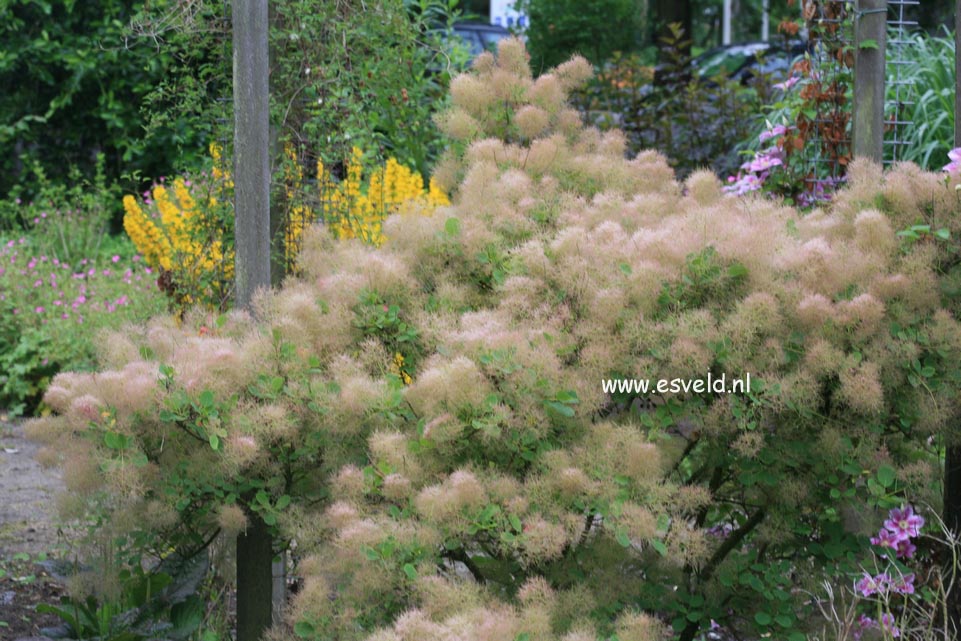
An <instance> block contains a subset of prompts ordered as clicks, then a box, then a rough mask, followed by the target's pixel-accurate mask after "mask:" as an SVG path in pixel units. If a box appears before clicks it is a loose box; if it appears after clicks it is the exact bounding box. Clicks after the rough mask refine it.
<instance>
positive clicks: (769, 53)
mask: <svg viewBox="0 0 961 641" xmlns="http://www.w3.org/2000/svg"><path fill="white" fill-rule="evenodd" d="M805 51H807V46H806V45H805V44H804V43H803V42H792V43H790V44H788V45H786V46H785V45H784V44H783V43H775V42H747V43H742V44H734V45H725V46H722V47H716V48H714V49H711V50H710V51H706V52H705V53H702V54H701V55H699V56H697V57H696V58H694V59H693V60H691V68H692V69H693V70H694V71H696V72H697V74H698V76H700V77H701V78H704V79H709V78H715V77H717V76H718V75H722V76H724V77H726V78H730V79H731V80H737V81H738V82H740V83H742V84H747V83H749V82H750V81H751V80H752V79H753V78H756V77H759V76H768V77H770V78H772V79H774V80H778V81H780V80H784V79H786V78H787V75H788V74H789V73H790V69H791V65H792V63H793V62H794V60H795V59H796V58H798V57H799V56H802V55H804V53H805Z"/></svg>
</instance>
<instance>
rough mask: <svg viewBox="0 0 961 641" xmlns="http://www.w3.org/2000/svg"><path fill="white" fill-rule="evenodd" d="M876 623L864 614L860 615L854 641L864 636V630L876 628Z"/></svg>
mask: <svg viewBox="0 0 961 641" xmlns="http://www.w3.org/2000/svg"><path fill="white" fill-rule="evenodd" d="M877 625H878V623H877V621H875V620H874V619H872V618H871V617H869V616H868V615H866V614H862V615H861V616H859V617H858V627H857V629H856V630H855V631H854V639H855V641H858V639H860V638H861V635H862V634H864V631H865V630H870V629H871V628H875V627H877Z"/></svg>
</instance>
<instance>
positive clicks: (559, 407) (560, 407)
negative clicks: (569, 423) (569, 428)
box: [544, 401, 574, 418]
mask: <svg viewBox="0 0 961 641" xmlns="http://www.w3.org/2000/svg"><path fill="white" fill-rule="evenodd" d="M544 405H545V406H546V407H547V409H549V410H552V411H554V412H556V413H557V414H560V415H561V416H565V417H567V418H574V409H573V408H572V407H568V406H567V405H565V404H563V403H559V402H557V401H544Z"/></svg>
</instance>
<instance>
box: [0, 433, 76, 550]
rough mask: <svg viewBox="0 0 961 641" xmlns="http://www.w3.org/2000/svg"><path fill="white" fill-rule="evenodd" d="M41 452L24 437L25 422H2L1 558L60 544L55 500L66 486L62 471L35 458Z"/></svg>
mask: <svg viewBox="0 0 961 641" xmlns="http://www.w3.org/2000/svg"><path fill="white" fill-rule="evenodd" d="M38 449H39V447H38V446H37V444H36V443H33V442H31V441H28V440H27V439H26V438H24V436H23V425H22V423H10V422H0V559H5V558H6V559H8V558H10V557H11V556H13V555H14V554H17V553H19V552H26V553H28V554H31V555H34V554H38V553H41V552H51V551H53V549H54V548H55V546H56V544H57V526H56V525H55V519H56V509H55V506H54V497H55V495H56V493H57V492H58V491H59V490H60V489H61V488H62V487H63V483H62V481H61V479H60V472H59V470H55V469H43V468H41V467H40V465H39V464H38V463H37V461H36V460H35V459H34V456H35V455H36V453H37V450H38Z"/></svg>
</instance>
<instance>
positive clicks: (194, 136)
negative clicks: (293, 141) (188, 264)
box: [0, 0, 205, 211]
mask: <svg viewBox="0 0 961 641" xmlns="http://www.w3.org/2000/svg"><path fill="white" fill-rule="evenodd" d="M141 4H142V3H140V2H135V1H131V0H112V1H111V2H76V0H5V1H4V2H3V3H0V43H2V44H0V86H2V87H4V89H3V91H0V148H2V149H4V150H5V153H4V154H2V158H0V169H2V171H0V195H3V194H7V193H9V192H10V190H11V189H12V188H13V187H14V186H15V185H17V184H20V183H27V184H28V185H29V184H30V177H29V175H28V174H27V171H26V170H27V168H26V167H25V166H24V164H23V162H22V160H21V156H25V157H28V158H30V159H31V160H32V161H34V162H37V163H39V165H40V166H42V167H43V168H44V170H45V171H46V173H47V174H48V176H49V177H50V178H51V179H53V180H64V179H66V178H67V177H68V176H67V171H68V169H69V168H70V167H72V166H76V167H79V168H80V169H81V171H82V172H83V173H84V174H86V175H88V176H92V175H93V173H94V166H95V161H96V157H97V154H98V153H103V154H104V157H105V161H106V170H107V174H108V176H110V177H112V178H115V177H118V176H120V175H121V174H125V173H134V172H139V173H142V174H143V175H146V176H157V175H160V174H162V173H164V172H166V171H168V170H169V168H170V167H172V166H173V164H174V162H175V158H176V157H177V155H178V154H179V153H180V152H181V151H182V150H191V149H195V148H200V147H202V146H203V145H202V140H203V136H202V135H203V134H204V133H205V132H204V131H202V130H198V128H197V127H198V123H197V122H196V121H189V120H188V118H187V114H184V115H183V116H181V115H176V114H175V112H167V114H166V115H164V117H163V118H162V119H161V120H159V121H157V123H156V126H154V127H153V128H152V131H151V132H150V133H151V135H149V136H147V135H145V132H144V125H145V123H146V122H148V120H149V119H148V118H146V117H145V114H144V112H143V111H142V107H143V104H144V102H145V101H148V102H153V104H154V105H158V104H162V101H161V100H160V99H159V98H158V97H157V96H155V97H154V98H149V97H150V96H151V94H152V93H154V92H158V91H159V89H158V88H159V87H161V86H162V85H164V84H165V83H169V82H171V79H169V78H167V79H165V76H166V74H167V72H168V70H169V69H171V68H173V67H175V66H177V65H180V64H186V63H185V62H184V61H183V60H181V53H182V51H180V50H179V49H178V47H177V42H176V39H174V42H173V43H171V44H172V46H171V45H167V46H162V47H161V46H160V40H157V41H156V42H154V41H152V40H147V39H142V38H136V37H131V33H130V31H129V28H128V23H130V21H131V19H132V18H134V17H135V16H136V14H137V12H138V11H139V10H140V7H141ZM162 35H165V34H161V36H162ZM154 45H156V46H154ZM189 67H190V68H191V74H190V77H192V78H193V79H194V82H195V83H200V82H203V81H204V74H203V73H202V72H201V70H200V68H199V66H198V64H197V61H193V62H191V63H190V64H189ZM165 88H166V90H167V93H168V94H180V95H184V93H185V91H186V90H187V88H185V87H183V86H170V85H169V84H167V86H166V87H165ZM193 89H194V90H197V91H203V88H202V87H199V86H198V85H195V86H194V87H193ZM161 125H162V126H161ZM27 195H29V189H28V194H27ZM117 210H118V211H119V203H118V206H117Z"/></svg>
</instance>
